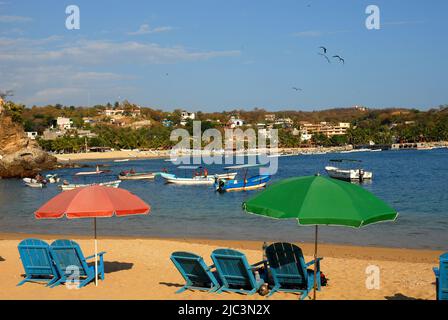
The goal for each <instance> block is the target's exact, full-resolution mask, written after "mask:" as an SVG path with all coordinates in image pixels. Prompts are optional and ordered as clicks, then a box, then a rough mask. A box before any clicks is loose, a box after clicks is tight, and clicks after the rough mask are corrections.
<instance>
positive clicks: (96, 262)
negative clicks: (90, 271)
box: [93, 218, 98, 287]
mask: <svg viewBox="0 0 448 320" xmlns="http://www.w3.org/2000/svg"><path fill="white" fill-rule="evenodd" d="M93 225H94V229H95V286H96V287H98V241H97V239H96V218H93Z"/></svg>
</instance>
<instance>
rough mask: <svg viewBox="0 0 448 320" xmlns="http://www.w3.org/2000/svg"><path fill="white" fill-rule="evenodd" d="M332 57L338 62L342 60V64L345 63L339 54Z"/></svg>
mask: <svg viewBox="0 0 448 320" xmlns="http://www.w3.org/2000/svg"><path fill="white" fill-rule="evenodd" d="M333 58H337V59H338V60H339V62H342V64H345V60H344V59H343V58H341V57H340V56H339V55H334V56H333Z"/></svg>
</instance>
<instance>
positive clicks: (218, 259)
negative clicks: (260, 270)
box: [212, 249, 264, 294]
mask: <svg viewBox="0 0 448 320" xmlns="http://www.w3.org/2000/svg"><path fill="white" fill-rule="evenodd" d="M212 260H213V262H214V264H215V266H216V270H217V272H218V276H219V279H220V281H221V288H220V289H219V290H218V291H217V293H221V292H223V291H229V292H240V293H246V294H254V293H255V292H257V291H258V290H259V289H260V287H261V286H262V285H263V284H264V279H262V278H261V277H260V279H256V278H255V275H254V269H256V267H257V266H259V265H261V264H263V263H264V261H261V262H258V263H256V264H254V265H249V263H248V262H247V259H246V256H245V255H244V254H243V253H241V252H239V251H236V250H232V249H216V250H215V251H213V253H212Z"/></svg>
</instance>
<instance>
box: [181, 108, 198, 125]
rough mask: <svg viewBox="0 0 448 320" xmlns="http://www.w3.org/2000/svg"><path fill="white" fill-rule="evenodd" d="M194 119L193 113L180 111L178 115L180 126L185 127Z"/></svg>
mask: <svg viewBox="0 0 448 320" xmlns="http://www.w3.org/2000/svg"><path fill="white" fill-rule="evenodd" d="M195 118H196V114H195V113H194V112H188V111H182V113H181V114H180V124H181V125H182V126H185V125H186V124H187V121H188V120H194V119H195Z"/></svg>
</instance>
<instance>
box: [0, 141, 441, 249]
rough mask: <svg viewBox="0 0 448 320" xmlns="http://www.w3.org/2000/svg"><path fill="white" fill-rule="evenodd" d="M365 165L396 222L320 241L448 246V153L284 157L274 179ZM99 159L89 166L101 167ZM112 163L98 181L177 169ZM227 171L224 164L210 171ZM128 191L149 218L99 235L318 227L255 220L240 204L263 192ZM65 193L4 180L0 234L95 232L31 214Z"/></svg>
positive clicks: (148, 186)
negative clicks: (342, 164) (341, 161)
mask: <svg viewBox="0 0 448 320" xmlns="http://www.w3.org/2000/svg"><path fill="white" fill-rule="evenodd" d="M334 158H350V159H353V158H355V159H360V160H363V166H364V168H365V169H368V170H372V171H373V172H374V180H373V182H372V183H368V184H364V185H363V187H364V188H366V189H368V190H370V191H371V192H373V193H374V194H376V195H377V196H379V197H380V198H382V199H384V200H385V201H386V202H388V203H389V204H391V205H392V206H393V207H394V208H396V209H397V210H398V211H399V213H400V216H399V218H398V220H397V221H396V222H390V223H380V224H377V225H372V226H367V227H365V228H362V229H351V228H344V227H321V228H320V240H321V241H322V242H331V243H344V244H357V245H375V246H391V247H408V248H432V249H441V250H446V249H448V150H447V149H437V150H430V151H384V152H376V153H369V152H367V153H356V154H344V155H337V154H327V155H311V156H294V157H282V158H279V159H278V160H279V171H278V173H277V174H276V175H275V176H274V177H273V181H276V180H279V179H283V178H286V177H293V176H303V175H313V174H315V173H317V172H320V173H321V174H325V172H324V167H325V165H327V164H328V160H330V159H334ZM96 163H100V162H95V163H90V164H92V165H93V164H96ZM101 163H104V164H108V165H110V166H111V167H110V168H108V169H111V170H112V173H111V175H108V176H104V177H102V178H101V179H100V180H101V181H107V180H115V178H116V174H118V173H119V172H120V171H121V170H124V169H129V168H131V167H133V168H134V169H135V170H136V171H160V170H161V169H162V168H168V169H173V168H174V166H173V165H172V164H171V163H169V162H165V161H163V160H137V161H131V162H126V163H113V162H101ZM208 168H209V172H210V173H214V172H221V171H222V166H218V165H212V166H208ZM82 170H87V171H89V170H91V169H64V170H59V171H58V172H57V173H58V174H59V175H60V176H61V177H62V178H63V179H68V180H69V181H73V182H77V183H91V182H94V181H98V180H95V179H98V178H92V177H89V178H79V177H78V178H74V176H73V174H74V173H75V172H77V171H82ZM120 187H122V188H125V189H128V190H130V191H131V192H133V193H135V194H137V195H138V196H140V197H141V198H143V199H144V200H145V201H147V202H148V203H149V204H150V205H151V207H152V211H151V214H150V215H149V216H136V217H126V218H112V219H101V220H99V221H98V233H99V235H127V236H147V237H176V238H206V239H207V238H210V239H239V240H245V239H248V240H266V241H275V240H286V241H297V242H300V241H304V242H309V241H312V240H313V236H314V229H313V228H312V227H303V226H298V225H297V223H296V221H295V220H272V219H268V218H264V217H259V216H255V215H249V214H246V213H244V212H243V211H242V210H241V203H242V202H243V201H244V200H246V199H248V198H249V197H250V196H252V195H253V194H255V193H256V192H259V191H251V192H239V193H228V194H219V193H215V192H214V191H213V188H212V187H211V186H210V187H207V186H195V187H193V186H191V187H189V186H175V185H166V184H164V182H163V180H162V179H159V178H158V179H156V180H155V181H123V182H122V184H121V186H120ZM58 193H59V190H58V189H57V188H56V185H49V186H48V187H47V188H45V189H42V190H40V189H32V188H28V187H25V186H24V185H23V184H22V182H21V180H0V232H21V233H51V234H63V233H64V234H92V221H89V220H71V221H70V220H67V219H60V220H53V221H48V220H36V219H34V216H33V212H34V210H36V209H37V208H38V207H39V206H40V205H42V204H43V203H45V202H46V201H47V200H49V199H50V198H51V197H53V196H55V195H56V194H58Z"/></svg>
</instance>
